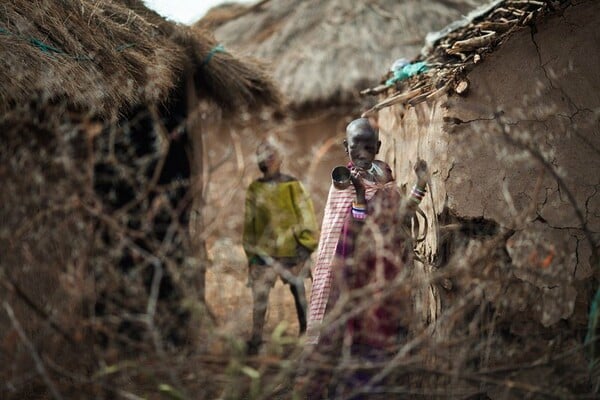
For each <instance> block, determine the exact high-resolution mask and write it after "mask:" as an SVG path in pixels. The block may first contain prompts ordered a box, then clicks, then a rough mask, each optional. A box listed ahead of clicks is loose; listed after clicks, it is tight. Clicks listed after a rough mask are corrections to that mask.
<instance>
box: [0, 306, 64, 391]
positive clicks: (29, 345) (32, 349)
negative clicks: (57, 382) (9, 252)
mask: <svg viewBox="0 0 600 400" xmlns="http://www.w3.org/2000/svg"><path fill="white" fill-rule="evenodd" d="M2 305H3V306H4V310H6V313H7V314H8V318H10V320H11V322H12V325H13V327H14V328H15V330H16V331H17V333H18V335H19V337H20V338H21V341H22V342H23V344H24V345H25V347H27V350H29V354H30V355H31V358H33V361H34V362H35V368H36V370H37V371H38V373H39V374H40V375H41V376H42V379H43V380H44V383H46V386H48V389H49V390H50V394H52V397H53V398H54V399H56V400H62V399H63V397H62V396H61V395H60V393H59V392H58V390H57V389H56V387H55V386H54V383H53V382H52V379H50V376H48V373H47V372H46V368H45V367H44V363H43V362H42V359H41V358H40V356H39V354H38V353H37V351H36V349H35V347H34V346H33V343H31V341H30V340H29V339H28V338H27V335H26V334H25V331H24V330H23V327H22V326H21V324H20V323H19V321H18V320H17V318H16V317H15V313H14V311H13V309H12V307H11V306H10V304H8V302H6V301H4V302H2Z"/></svg>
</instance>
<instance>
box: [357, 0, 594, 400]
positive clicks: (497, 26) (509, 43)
mask: <svg viewBox="0 0 600 400" xmlns="http://www.w3.org/2000/svg"><path fill="white" fill-rule="evenodd" d="M599 26H600V3H598V2H597V1H555V2H551V1H510V0H506V1H493V2H491V3H489V4H488V5H486V6H484V7H482V8H479V9H477V10H475V11H473V12H472V13H471V14H469V15H468V16H467V17H465V18H463V19H462V20H459V21H457V22H455V23H453V24H451V25H450V26H448V27H447V28H446V29H444V30H442V31H439V32H435V33H432V34H430V35H428V40H427V42H426V46H425V47H424V48H423V50H422V53H421V55H420V56H419V57H416V58H414V59H413V60H412V61H413V63H417V62H424V63H426V64H427V66H428V69H427V70H426V71H425V72H422V73H420V74H416V75H413V76H411V77H409V78H407V79H404V80H400V81H398V82H395V83H393V82H390V84H387V85H386V84H385V82H388V79H389V78H390V77H391V74H389V73H388V74H387V75H386V76H385V77H384V81H383V82H382V84H381V85H379V86H377V87H373V88H371V89H368V90H365V91H364V93H365V94H379V95H380V98H379V100H380V102H379V103H378V104H377V105H376V106H374V107H373V108H372V109H371V110H369V111H368V112H367V113H366V115H375V114H377V113H378V120H379V125H380V129H381V132H382V136H383V142H384V146H385V149H383V150H382V151H383V152H384V154H385V156H386V159H387V160H388V161H389V162H390V163H391V164H392V165H394V168H395V172H396V174H397V179H398V181H399V183H410V182H412V180H413V172H412V171H411V169H412V163H413V162H414V160H416V159H417V158H418V157H421V158H423V159H425V160H426V161H428V162H429V164H430V167H431V170H432V173H433V175H432V179H431V186H430V188H431V191H430V194H429V195H428V197H427V198H426V201H425V202H424V208H425V209H426V212H427V214H428V216H429V225H430V226H429V234H428V238H427V240H426V241H425V243H424V244H423V246H422V248H421V249H420V251H421V254H422V258H423V259H424V260H426V261H427V264H429V265H430V267H431V271H432V274H431V277H432V280H433V282H435V284H436V286H437V287H438V289H439V292H438V293H439V298H440V299H441V310H440V313H439V316H438V319H437V324H436V325H435V334H434V335H433V338H432V339H431V341H432V343H431V344H430V349H431V351H432V352H433V353H435V356H434V358H433V361H432V363H433V364H432V365H436V366H435V367H432V368H433V369H434V370H437V371H438V373H437V374H433V375H435V376H437V377H440V376H443V375H444V374H445V372H444V371H454V372H452V374H453V375H452V376H453V377H454V378H453V379H451V381H452V382H453V385H452V386H447V387H446V388H451V389H452V390H456V391H460V390H463V389H464V390H472V391H473V392H474V393H477V392H478V393H480V395H481V396H488V397H484V398H491V399H508V398H523V397H524V396H533V397H536V398H537V397H546V396H550V397H551V396H552V395H557V394H558V393H561V395H560V396H562V395H564V396H566V397H569V396H575V395H581V394H584V395H585V394H589V393H590V390H591V389H590V388H591V385H590V381H589V376H588V374H587V367H588V361H589V360H586V359H585V358H584V356H583V354H584V352H583V351H582V348H583V343H584V337H585V335H586V326H587V323H588V312H589V307H590V302H591V299H592V296H593V293H594V292H595V290H596V289H597V287H598V283H597V282H598V281H597V280H598V278H599V276H598V273H599V271H598V261H599V260H598V250H599V249H598V243H599V242H598V238H599V236H598V232H599V230H600V225H599V224H600V219H598V216H599V215H600V199H599V197H598V187H599V184H600V181H599V178H598V177H599V176H600V157H599V149H600V131H599V126H600V125H599V115H600V114H599V113H600V95H599V93H600V90H599V89H600V75H598V68H597V66H598V63H599V62H600V52H599V51H598V43H599V40H600V29H599V28H598V27H599ZM409 189H410V188H409ZM467 300H468V301H467ZM452 343H454V345H453V344H452ZM456 343H460V345H456ZM467 348H468V350H466V349H467ZM436 363H438V364H436ZM436 367H439V369H436ZM440 382H442V381H440ZM445 382H446V383H448V381H445Z"/></svg>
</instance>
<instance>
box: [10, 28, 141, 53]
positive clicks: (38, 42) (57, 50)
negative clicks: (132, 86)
mask: <svg viewBox="0 0 600 400" xmlns="http://www.w3.org/2000/svg"><path fill="white" fill-rule="evenodd" d="M0 34H4V35H10V36H15V37H17V38H19V39H22V40H25V41H27V42H29V44H31V45H32V46H34V47H37V48H38V49H40V50H41V51H42V52H43V53H46V54H48V55H50V56H52V55H53V54H62V55H64V56H67V57H70V58H72V59H74V60H78V61H91V60H92V57H90V56H83V55H78V56H73V55H71V54H68V53H67V52H65V51H64V50H62V49H60V48H58V47H54V46H51V45H49V44H46V43H44V42H43V41H42V40H40V39H37V38H34V37H26V36H23V35H19V34H14V33H12V32H11V31H9V30H7V29H5V28H1V27H0ZM131 47H135V43H125V44H122V45H120V46H118V47H117V48H116V51H118V52H119V53H121V52H122V51H123V50H126V49H129V48H131Z"/></svg>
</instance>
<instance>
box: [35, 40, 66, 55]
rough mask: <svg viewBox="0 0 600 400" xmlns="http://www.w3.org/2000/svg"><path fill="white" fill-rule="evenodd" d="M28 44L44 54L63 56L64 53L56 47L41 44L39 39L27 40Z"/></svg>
mask: <svg viewBox="0 0 600 400" xmlns="http://www.w3.org/2000/svg"><path fill="white" fill-rule="evenodd" d="M29 43H31V44H32V45H34V46H35V47H37V48H38V49H40V50H41V51H43V52H44V53H48V54H51V53H57V54H65V52H64V51H62V50H61V49H58V48H56V47H53V46H50V45H48V44H46V43H44V42H42V41H41V40H39V39H36V38H29Z"/></svg>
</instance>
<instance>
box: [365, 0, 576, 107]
mask: <svg viewBox="0 0 600 400" xmlns="http://www.w3.org/2000/svg"><path fill="white" fill-rule="evenodd" d="M569 4H570V1H568V0H560V1H556V2H551V1H536V0H527V1H519V0H494V1H491V2H489V3H487V4H485V5H482V6H481V7H478V8H477V9H475V10H473V11H472V12H471V13H469V15H467V16H465V17H464V18H462V19H460V20H457V21H454V22H453V23H452V24H450V25H448V26H447V27H446V28H444V29H442V30H441V31H438V32H432V33H430V34H429V35H427V40H426V43H425V46H424V47H423V50H422V52H421V53H422V54H421V55H420V56H419V57H417V58H415V59H414V60H413V61H423V62H425V63H426V64H427V65H428V66H429V69H428V71H426V72H424V73H422V74H418V75H414V76H412V77H410V78H408V79H407V80H404V81H400V82H398V83H396V84H393V85H386V84H382V85H379V86H377V87H373V88H370V89H366V90H363V92H362V93H363V94H365V95H377V94H381V93H385V98H384V99H383V100H382V101H380V102H379V103H378V104H376V105H375V106H374V107H373V108H372V109H371V110H369V111H367V112H365V113H364V115H368V114H371V113H374V112H377V111H378V110H381V109H383V108H385V107H389V106H391V105H394V104H405V105H411V106H414V105H416V104H418V103H420V102H423V101H425V100H428V99H433V98H436V97H438V96H439V95H442V94H446V93H450V92H456V93H459V94H460V93H462V92H463V91H465V90H466V89H467V87H468V82H467V81H466V80H464V77H465V76H466V74H467V73H468V72H469V71H470V70H471V69H472V68H473V67H474V66H475V65H476V64H478V63H479V62H481V61H482V60H483V59H484V58H485V57H486V56H487V55H488V54H489V53H491V52H493V51H495V50H496V49H498V48H499V47H500V46H501V45H502V44H503V43H505V42H506V41H507V39H508V38H509V37H510V36H511V35H512V34H514V33H515V32H517V31H519V30H521V29H523V28H525V27H527V26H529V25H532V24H535V23H536V21H538V20H539V19H541V18H543V17H545V16H546V15H548V14H550V13H552V12H555V11H559V10H561V9H563V8H564V7H566V6H568V5H569ZM390 75H391V74H390V73H387V74H386V75H385V77H384V80H387V78H389V77H390Z"/></svg>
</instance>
